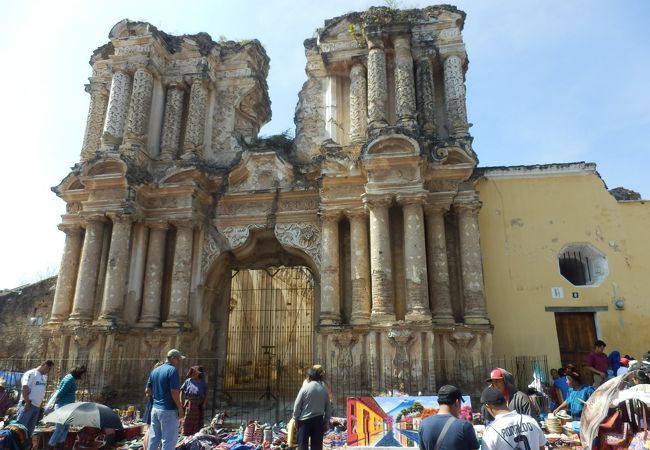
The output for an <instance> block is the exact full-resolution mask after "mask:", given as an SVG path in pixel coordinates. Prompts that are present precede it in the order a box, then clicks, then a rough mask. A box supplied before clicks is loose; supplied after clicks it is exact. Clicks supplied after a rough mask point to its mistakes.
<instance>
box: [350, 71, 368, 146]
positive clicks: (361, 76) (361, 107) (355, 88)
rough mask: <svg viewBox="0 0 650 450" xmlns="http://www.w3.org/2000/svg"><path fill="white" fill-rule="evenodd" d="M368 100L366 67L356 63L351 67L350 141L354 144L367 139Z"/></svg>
mask: <svg viewBox="0 0 650 450" xmlns="http://www.w3.org/2000/svg"><path fill="white" fill-rule="evenodd" d="M367 102H368V92H367V86H366V69H365V68H364V67H363V64H361V63H356V64H354V65H353V66H352V69H350V142H352V143H353V144H356V143H359V142H363V141H365V139H366V128H367V126H368V111H367V107H368V103H367Z"/></svg>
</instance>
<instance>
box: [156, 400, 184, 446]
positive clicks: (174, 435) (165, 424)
mask: <svg viewBox="0 0 650 450" xmlns="http://www.w3.org/2000/svg"><path fill="white" fill-rule="evenodd" d="M177 440H178V411H176V410H175V409H158V408H153V409H152V410H151V425H149V449H150V450H158V446H159V445H160V442H161V441H162V450H174V449H175V448H176V441H177Z"/></svg>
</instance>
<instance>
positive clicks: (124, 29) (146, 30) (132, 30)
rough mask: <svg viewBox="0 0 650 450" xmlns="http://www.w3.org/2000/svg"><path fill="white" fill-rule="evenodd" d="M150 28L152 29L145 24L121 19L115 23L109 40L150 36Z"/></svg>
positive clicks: (109, 34) (149, 25)
mask: <svg viewBox="0 0 650 450" xmlns="http://www.w3.org/2000/svg"><path fill="white" fill-rule="evenodd" d="M151 28H154V29H155V27H153V26H152V25H151V24H149V23H147V22H134V21H131V20H129V19H123V20H121V21H119V22H117V23H116V24H115V25H114V26H113V28H112V29H111V31H110V33H108V38H109V39H129V38H131V37H133V36H149V35H151V32H152V30H151Z"/></svg>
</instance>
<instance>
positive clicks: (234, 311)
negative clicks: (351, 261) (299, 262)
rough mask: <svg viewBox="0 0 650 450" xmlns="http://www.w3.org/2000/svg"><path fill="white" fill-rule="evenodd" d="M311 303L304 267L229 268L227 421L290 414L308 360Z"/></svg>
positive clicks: (310, 282) (310, 281) (285, 417)
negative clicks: (230, 275)
mask: <svg viewBox="0 0 650 450" xmlns="http://www.w3.org/2000/svg"><path fill="white" fill-rule="evenodd" d="M313 305H314V279H313V277H312V274H311V272H310V271H309V269H307V268H306V267H277V268H267V269H263V270H233V272H232V279H231V297H230V317H229V321H228V345H227V353H226V367H225V373H224V392H223V393H224V398H225V400H226V404H225V405H223V409H225V410H226V411H227V413H228V415H229V416H230V417H229V421H231V422H241V423H243V422H245V421H247V420H260V421H264V422H269V423H274V422H278V421H280V420H285V421H286V420H288V419H289V418H290V417H291V410H292V408H293V401H294V399H295V396H296V394H297V392H298V389H300V386H301V384H302V380H303V378H304V374H305V372H306V369H307V368H308V367H310V366H311V365H312V364H313V346H312V335H313V321H314V318H313V315H314V308H313Z"/></svg>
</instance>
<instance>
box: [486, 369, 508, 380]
mask: <svg viewBox="0 0 650 450" xmlns="http://www.w3.org/2000/svg"><path fill="white" fill-rule="evenodd" d="M504 378H505V377H504V375H503V370H501V369H499V368H498V367H497V368H496V369H492V372H490V378H487V379H486V380H485V382H486V383H489V382H490V381H492V380H503V379H504Z"/></svg>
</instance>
